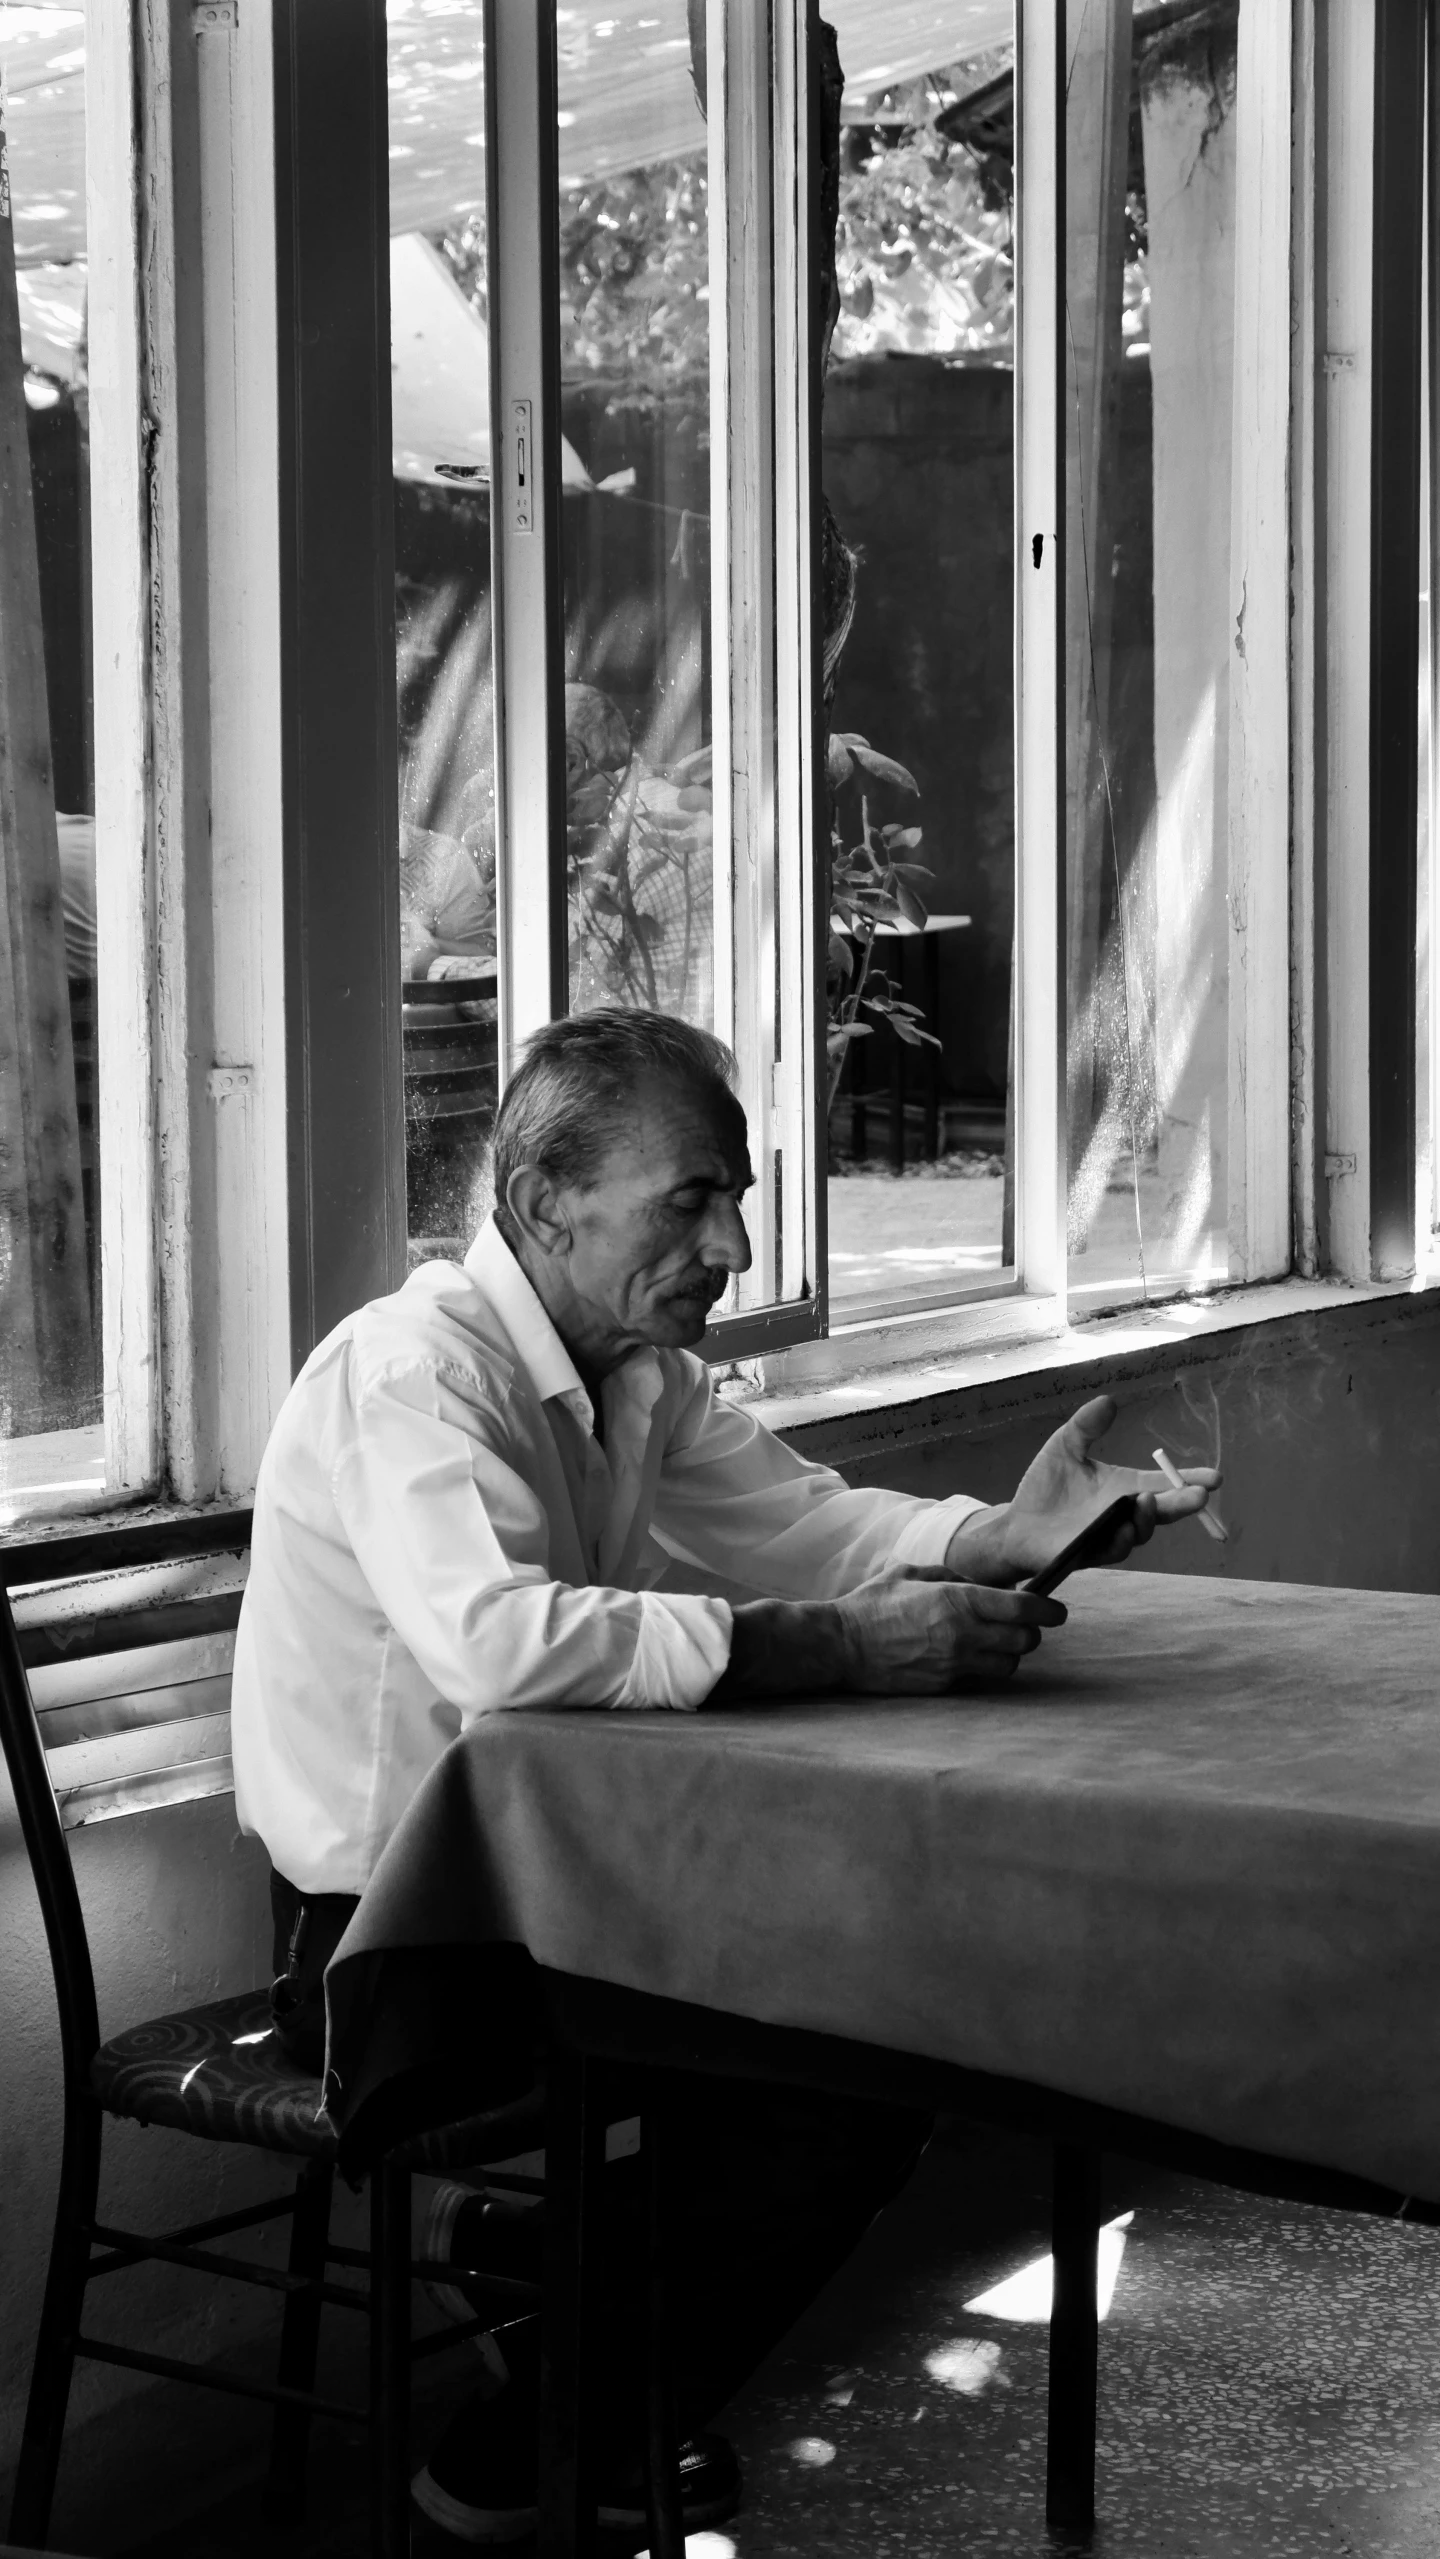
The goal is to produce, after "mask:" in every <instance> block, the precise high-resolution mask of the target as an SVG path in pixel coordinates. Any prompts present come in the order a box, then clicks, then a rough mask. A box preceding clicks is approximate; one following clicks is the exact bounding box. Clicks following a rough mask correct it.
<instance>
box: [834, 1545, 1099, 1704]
mask: <svg viewBox="0 0 1440 2559" xmlns="http://www.w3.org/2000/svg"><path fill="white" fill-rule="evenodd" d="M835 1606H836V1610H837V1612H838V1615H839V1617H840V1621H841V1629H842V1640H843V1642H844V1643H845V1646H846V1650H847V1653H848V1656H849V1658H848V1661H847V1665H846V1671H845V1677H844V1685H845V1686H846V1687H847V1688H855V1689H859V1690H861V1691H862V1692H864V1693H866V1694H868V1695H871V1696H874V1695H877V1694H882V1693H883V1692H885V1691H886V1690H889V1691H891V1692H893V1693H895V1694H899V1695H904V1696H907V1697H911V1696H918V1697H934V1696H936V1695H940V1694H943V1693H944V1691H945V1690H946V1689H950V1688H955V1687H957V1686H958V1685H960V1684H961V1683H962V1682H969V1681H972V1680H996V1679H1009V1678H1010V1677H1011V1676H1012V1674H1013V1673H1014V1671H1015V1669H1016V1667H1017V1665H1018V1664H1019V1663H1020V1662H1021V1661H1022V1660H1023V1658H1024V1656H1025V1654H1026V1653H1033V1652H1034V1650H1035V1647H1036V1645H1037V1644H1038V1643H1039V1641H1040V1636H1041V1631H1042V1629H1043V1628H1044V1627H1047V1626H1063V1625H1064V1623H1065V1610H1064V1609H1063V1608H1062V1607H1061V1605H1060V1602H1059V1600H1058V1599H1041V1598H1039V1597H1038V1596H1037V1595H1036V1594H1035V1593H1033V1592H1030V1591H1019V1590H992V1589H990V1588H989V1587H987V1585H986V1584H984V1583H983V1582H956V1581H951V1580H950V1579H949V1578H948V1577H947V1575H946V1574H945V1572H944V1571H943V1569H938V1568H937V1569H935V1570H927V1569H926V1568H925V1567H923V1566H915V1567H912V1568H910V1569H909V1570H901V1571H896V1572H893V1573H878V1574H877V1575H876V1577H875V1579H874V1581H871V1582H862V1583H861V1585H860V1587H859V1589H858V1590H855V1591H851V1592H850V1594H849V1596H848V1597H847V1598H845V1599H842V1600H837V1601H836V1603H835Z"/></svg>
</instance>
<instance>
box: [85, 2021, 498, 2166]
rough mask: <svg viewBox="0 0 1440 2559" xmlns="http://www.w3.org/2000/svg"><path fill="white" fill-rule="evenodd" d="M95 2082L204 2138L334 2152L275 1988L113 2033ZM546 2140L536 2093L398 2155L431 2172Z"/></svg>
mask: <svg viewBox="0 0 1440 2559" xmlns="http://www.w3.org/2000/svg"><path fill="white" fill-rule="evenodd" d="M90 2084H91V2086H92V2088H93V2089H94V2091H95V2094H96V2096H97V2097H98V2098H99V2100H100V2103H101V2105H102V2106H103V2107H104V2108H105V2110H106V2113H107V2114H111V2115H127V2116H129V2117H130V2119H131V2120H132V2122H135V2123H140V2124H168V2125H169V2126H171V2128H172V2129H173V2130H174V2131H176V2132H188V2133H198V2134H200V2135H201V2137H202V2139H204V2140H206V2141H240V2142H245V2143H246V2144H247V2145H248V2146H250V2147H251V2148H254V2149H260V2150H278V2151H283V2152H285V2153H286V2154H287V2155H288V2156H289V2157H291V2158H295V2157H297V2156H298V2157H302V2158H320V2159H333V2158H334V2157H335V2154H336V2148H337V2140H336V2133H335V2127H334V2125H333V2124H332V2123H331V2121H330V2119H329V2117H328V2115H325V2114H323V2113H322V2112H321V2095H322V2089H321V2082H320V2081H319V2080H318V2079H315V2078H311V2077H310V2075H309V2074H308V2073H307V2072H306V2071H303V2070H300V2069H298V2068H297V2066H296V2064H295V2063H294V2062H293V2061H291V2060H289V2059H288V2057H287V2056H286V2054H285V2053H284V2052H283V2051H282V2050H281V2047H280V2045H279V2044H278V2043H277V2042H276V2039H275V2029H274V2026H273V2024H272V2023H271V2018H270V1994H269V1992H268V1991H265V1990H249V1991H246V1992H245V1993H244V1994H243V1995H242V1997H240V1998H239V1999H215V2000H211V2001H210V2002H209V2004H208V2005H207V2006H206V2007H204V2008H183V2009H181V2010H180V2011H179V2013H178V2014H177V2015H176V2016H174V2017H152V2018H150V2019H149V2020H148V2021H147V2023H146V2024H145V2025H143V2026H132V2027H131V2028H130V2030H129V2032H128V2034H124V2035H113V2036H112V2037H111V2039H110V2041H109V2043H108V2044H102V2045H101V2047H100V2050H99V2051H98V2052H97V2054H96V2055H95V2058H94V2060H93V2061H92V2063H91V2065H90ZM544 2138H545V2125H544V2107H543V2101H542V2099H541V2097H540V2094H539V2092H538V2090H537V2091H535V2092H533V2093H531V2094H530V2095H528V2096H526V2097H523V2098H521V2099H519V2100H518V2101H517V2102H514V2103H512V2104H509V2105H504V2106H497V2107H495V2108H493V2109H492V2110H490V2111H489V2112H487V2113H485V2114H479V2115H470V2116H467V2117H466V2118H465V2119H464V2120H463V2121H459V2122H454V2123H446V2124H441V2125H439V2126H437V2127H436V2128H435V2129H434V2130H433V2131H430V2132H420V2133H416V2134H414V2135H413V2136H412V2137H411V2138H410V2139H409V2140H408V2141H405V2142H403V2143H402V2144H401V2145H400V2146H399V2147H398V2149H397V2150H396V2152H395V2153H394V2156H395V2157H396V2158H397V2159H399V2160H400V2161H401V2163H402V2164H403V2165H404V2166H405V2167H407V2168H411V2169H416V2170H419V2171H422V2172H425V2173H428V2174H429V2175H431V2176H440V2175H443V2174H444V2173H445V2172H446V2171H447V2170H451V2169H456V2168H468V2167H473V2166H477V2165H479V2164H480V2163H481V2162H482V2161H484V2160H487V2159H491V2160H494V2159H509V2158H511V2157H513V2156H514V2155H515V2154H516V2153H517V2152H522V2151H526V2150H529V2149H531V2148H534V2147H538V2145H539V2144H540V2143H542V2142H543V2141H544Z"/></svg>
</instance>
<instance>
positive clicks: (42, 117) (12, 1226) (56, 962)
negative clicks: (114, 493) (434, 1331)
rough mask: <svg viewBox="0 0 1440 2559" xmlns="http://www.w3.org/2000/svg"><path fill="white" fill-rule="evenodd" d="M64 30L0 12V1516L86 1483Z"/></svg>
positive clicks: (80, 794)
mask: <svg viewBox="0 0 1440 2559" xmlns="http://www.w3.org/2000/svg"><path fill="white" fill-rule="evenodd" d="M84 33H85V28H84V16H83V13H82V11H81V10H79V9H78V8H64V7H60V8H53V9H46V10H43V11H42V10H40V9H37V8H14V9H9V10H7V11H5V12H4V14H3V16H0V67H3V74H4V82H5V89H4V102H5V119H6V160H7V167H8V185H7V187H6V189H5V190H4V191H3V193H0V447H3V453H0V463H3V468H0V577H3V580H4V586H5V593H6V610H5V615H4V618H3V624H0V652H3V654H4V657H5V660H6V663H5V665H4V668H3V691H4V700H5V704H6V718H7V726H8V735H7V741H6V744H7V759H6V761H7V782H6V788H5V791H4V793H3V795H0V839H3V841H0V859H3V863H4V869H5V880H4V911H5V914H6V917H7V919H8V920H7V924H6V927H5V931H4V934H3V936H0V1163H3V1165H4V1167H5V1178H4V1181H3V1183H0V1516H4V1515H6V1514H10V1513H13V1512H14V1511H17V1510H23V1509H25V1508H27V1507H28V1506H29V1505H30V1504H31V1503H32V1502H33V1501H34V1500H35V1498H36V1497H37V1496H43V1495H44V1494H45V1493H46V1492H49V1491H54V1490H56V1489H58V1488H60V1487H62V1486H63V1487H68V1488H69V1489H71V1490H80V1489H83V1490H86V1491H91V1492H98V1491H100V1490H101V1489H103V1484H104V1457H103V1444H102V1433H101V1429H100V1410H101V1400H100V1399H101V1367H100V1327H101V1307H100V1162H99V1148H98V1126H97V1117H98V1113H97V1102H98V1089H97V1088H98V1056H97V1040H96V925H95V819H94V808H95V792H94V736H93V687H92V673H91V620H90V539H89V434H88V392H87V368H86V278H87V270H86V238H85V49H84Z"/></svg>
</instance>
